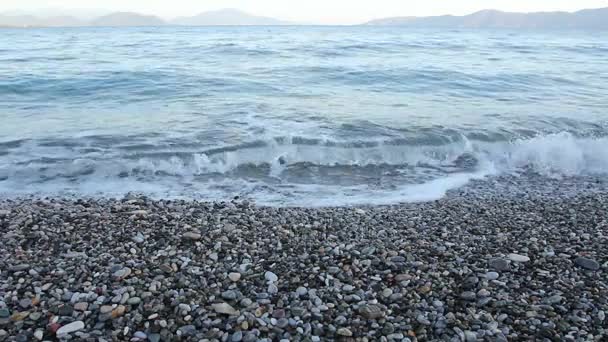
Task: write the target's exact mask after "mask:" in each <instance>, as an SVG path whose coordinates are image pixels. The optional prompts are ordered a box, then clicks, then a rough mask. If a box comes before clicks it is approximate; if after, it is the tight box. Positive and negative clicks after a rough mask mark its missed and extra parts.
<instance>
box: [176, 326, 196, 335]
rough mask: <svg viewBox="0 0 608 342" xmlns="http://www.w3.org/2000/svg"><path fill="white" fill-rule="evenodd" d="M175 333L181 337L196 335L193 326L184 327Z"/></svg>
mask: <svg viewBox="0 0 608 342" xmlns="http://www.w3.org/2000/svg"><path fill="white" fill-rule="evenodd" d="M177 332H178V334H179V335H181V336H194V335H195V334H196V327H195V326H194V325H184V326H183V327H180V328H179V329H178V330H177Z"/></svg>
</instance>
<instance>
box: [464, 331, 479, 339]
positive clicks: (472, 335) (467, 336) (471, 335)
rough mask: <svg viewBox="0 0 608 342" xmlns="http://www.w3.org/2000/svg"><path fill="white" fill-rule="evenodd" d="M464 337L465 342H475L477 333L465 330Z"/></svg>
mask: <svg viewBox="0 0 608 342" xmlns="http://www.w3.org/2000/svg"><path fill="white" fill-rule="evenodd" d="M464 338H465V341H466V342H476V341H477V334H476V333H474V332H473V331H470V330H466V331H465V332H464Z"/></svg>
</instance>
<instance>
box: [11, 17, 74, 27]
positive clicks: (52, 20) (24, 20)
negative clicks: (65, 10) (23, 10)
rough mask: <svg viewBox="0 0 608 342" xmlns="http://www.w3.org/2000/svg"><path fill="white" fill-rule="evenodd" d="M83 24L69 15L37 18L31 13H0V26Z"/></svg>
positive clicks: (66, 25) (63, 25) (68, 25)
mask: <svg viewBox="0 0 608 342" xmlns="http://www.w3.org/2000/svg"><path fill="white" fill-rule="evenodd" d="M84 24H85V22H83V21H81V20H78V19H76V18H74V17H69V16H58V17H46V18H39V17H35V16H31V15H15V16H9V15H0V27H73V26H82V25H84Z"/></svg>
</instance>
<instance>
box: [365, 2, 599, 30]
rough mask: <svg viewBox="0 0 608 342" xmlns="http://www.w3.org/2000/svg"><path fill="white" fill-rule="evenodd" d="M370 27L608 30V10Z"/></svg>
mask: <svg viewBox="0 0 608 342" xmlns="http://www.w3.org/2000/svg"><path fill="white" fill-rule="evenodd" d="M366 25H376V26H406V27H420V28H423V27H436V28H507V29H608V7H606V8H599V9H587V10H581V11H578V12H573V13H571V12H535V13H513V12H502V11H496V10H483V11H479V12H475V13H473V14H469V15H465V16H453V15H443V16H435V17H394V18H384V19H377V20H372V21H370V22H368V23H366Z"/></svg>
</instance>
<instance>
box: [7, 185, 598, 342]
mask: <svg viewBox="0 0 608 342" xmlns="http://www.w3.org/2000/svg"><path fill="white" fill-rule="evenodd" d="M477 182H485V180H483V181H482V180H478V181H475V182H471V184H473V185H474V184H477ZM556 184H557V183H556ZM559 184H560V187H558V188H559V189H560V191H561V190H563V188H562V186H567V184H568V182H565V183H559ZM594 184H595V183H594ZM606 187H607V189H608V183H607V185H606ZM463 189H464V188H463ZM460 191H463V190H460V189H455V190H453V191H452V192H451V194H450V195H448V196H447V197H446V198H444V199H442V200H439V201H436V202H428V203H411V204H403V205H394V206H386V207H368V208H366V210H365V211H364V213H363V214H358V215H356V216H353V214H354V209H353V208H289V207H284V208H274V207H257V206H255V205H254V204H242V203H241V202H240V201H236V200H235V201H231V202H225V203H204V202H196V201H181V200H175V201H168V200H167V201H155V200H152V199H147V198H139V197H136V196H135V197H132V198H130V199H125V200H113V199H86V200H63V199H45V200H41V201H40V202H37V201H32V200H25V199H14V200H11V201H15V202H11V201H6V200H2V199H0V207H2V208H5V207H10V208H14V209H11V214H10V215H11V218H10V222H8V224H9V225H5V226H3V227H2V229H3V232H2V239H3V240H2V243H0V255H3V256H5V258H3V259H1V260H0V270H2V271H1V272H0V284H1V286H0V287H1V288H0V292H2V295H1V296H0V328H1V329H3V332H2V331H0V340H4V341H7V342H8V340H10V341H13V340H14V341H40V340H44V339H47V340H50V339H53V338H55V332H57V331H58V330H60V329H66V327H69V325H70V324H72V323H70V322H73V321H74V320H77V321H78V322H82V323H83V324H84V326H85V327H83V328H81V329H79V330H77V331H74V332H72V333H68V334H66V335H65V336H64V335H60V338H61V339H62V340H67V339H69V340H72V341H80V340H83V341H89V340H90V341H93V340H94V341H99V342H109V341H123V340H125V341H128V340H131V341H144V340H146V339H147V340H149V341H151V342H160V341H173V340H175V341H177V340H182V341H189V340H192V341H208V342H211V341H251V342H253V341H258V340H259V341H330V340H338V341H354V340H358V341H359V340H360V341H362V342H364V341H382V342H389V341H409V342H413V341H439V340H441V341H477V340H479V341H508V340H514V341H515V340H525V341H532V340H557V341H562V340H563V341H587V340H590V341H599V340H601V339H602V337H603V335H602V334H604V332H605V329H604V328H603V326H604V325H605V324H606V317H605V316H606V314H605V312H606V311H607V310H608V306H607V305H608V303H607V302H606V301H605V300H604V298H607V295H608V293H607V292H606V289H605V286H603V283H602V280H603V277H602V276H603V273H602V268H603V266H602V265H603V264H602V263H603V262H604V260H603V257H604V256H605V243H604V242H605V236H606V234H605V232H604V231H602V229H598V222H599V221H597V213H602V212H606V209H607V208H608V195H605V194H599V195H598V194H595V193H594V195H593V196H591V195H589V196H586V195H576V194H574V195H572V194H570V195H568V196H564V197H560V196H561V195H559V193H558V194H557V197H545V198H543V200H542V201H541V200H538V199H535V197H534V196H533V195H531V196H521V197H520V196H519V195H513V197H508V198H503V197H495V196H494V195H488V197H483V198H481V199H479V198H477V197H472V198H469V197H466V198H465V200H463V199H462V198H461V197H459V196H460V195H459V193H460ZM505 193H507V194H508V192H505ZM607 193H608V192H607ZM509 196H510V195H509ZM569 196H574V197H569ZM572 198H574V199H572ZM137 209H145V211H146V212H148V213H154V214H153V215H146V216H145V217H132V216H128V215H125V214H126V213H129V212H132V211H133V210H137ZM570 209H574V210H575V211H574V213H575V214H573V213H572V212H570ZM574 217H576V220H574V219H573V218H574ZM0 221H1V220H0ZM0 223H2V222H0ZM4 223H7V220H5V221H4ZM0 225H1V224H0ZM34 226H35V228H34ZM30 228H31V229H30ZM197 229H201V231H202V230H204V234H203V233H200V234H201V237H200V238H199V239H198V240H193V241H196V243H190V242H189V240H190V239H187V238H185V237H184V234H187V233H189V232H190V233H192V231H193V230H197ZM25 232H27V234H26V233H25ZM547 232H555V236H549V235H548V234H547ZM197 234H199V233H197ZM19 246H22V248H23V246H26V247H27V249H23V250H22V251H21V252H20V251H19V250H20V248H19ZM505 250H506V253H505ZM81 251H87V252H86V254H85V253H83V252H81ZM509 251H519V252H520V253H521V255H520V254H518V255H520V256H521V257H526V258H527V256H526V255H530V256H531V257H532V258H533V259H534V264H533V266H534V267H532V266H531V265H529V267H523V266H524V264H522V262H528V263H529V264H530V261H529V260H528V261H524V260H525V259H524V258H521V257H514V256H513V255H508V256H505V257H492V256H502V255H506V254H507V253H509ZM547 251H555V252H553V253H547ZM577 253H581V254H580V255H579V254H577ZM33 255H35V256H36V258H35V259H33V258H32V256H33ZM592 256H593V257H595V260H594V259H591V257H592ZM578 258H585V259H587V260H590V261H591V262H595V263H597V266H592V268H594V269H596V273H592V272H586V271H584V270H585V268H583V266H582V265H581V264H582V262H581V261H577V259H578ZM34 260H35V261H34ZM509 268H512V271H509ZM499 269H500V270H499ZM271 270H272V271H271ZM27 300H29V301H30V302H28V301H27ZM222 301H225V302H222ZM237 309H238V310H237ZM41 334H42V335H41ZM2 335H3V336H4V337H2ZM70 335H71V336H70Z"/></svg>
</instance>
